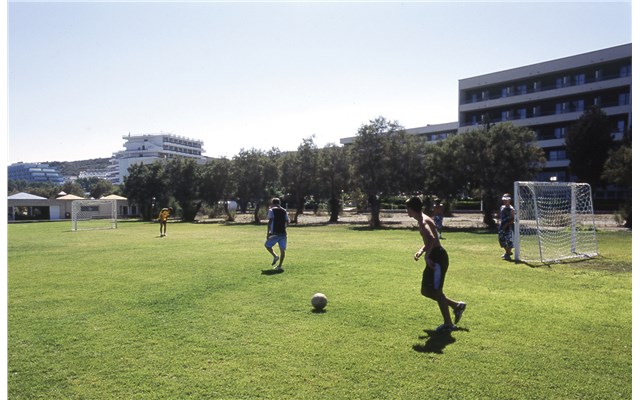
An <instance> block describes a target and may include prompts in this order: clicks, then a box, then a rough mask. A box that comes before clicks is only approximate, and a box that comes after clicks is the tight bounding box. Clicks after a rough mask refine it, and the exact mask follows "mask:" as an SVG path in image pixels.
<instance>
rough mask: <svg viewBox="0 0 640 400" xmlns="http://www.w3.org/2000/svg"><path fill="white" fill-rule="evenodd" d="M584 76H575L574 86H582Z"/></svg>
mask: <svg viewBox="0 0 640 400" xmlns="http://www.w3.org/2000/svg"><path fill="white" fill-rule="evenodd" d="M585 81H586V79H585V75H584V74H578V75H576V76H574V82H575V84H576V85H584V84H585Z"/></svg>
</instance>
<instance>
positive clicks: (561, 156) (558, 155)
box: [549, 150, 567, 161]
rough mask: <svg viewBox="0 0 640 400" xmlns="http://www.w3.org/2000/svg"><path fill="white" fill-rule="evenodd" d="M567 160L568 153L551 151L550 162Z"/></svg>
mask: <svg viewBox="0 0 640 400" xmlns="http://www.w3.org/2000/svg"><path fill="white" fill-rule="evenodd" d="M566 159H567V152H566V151H565V150H551V151H549V161H562V160H566Z"/></svg>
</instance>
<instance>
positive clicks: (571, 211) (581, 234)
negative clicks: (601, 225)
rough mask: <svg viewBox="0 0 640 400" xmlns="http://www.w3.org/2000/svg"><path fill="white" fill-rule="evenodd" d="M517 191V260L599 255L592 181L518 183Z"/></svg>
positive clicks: (515, 200)
mask: <svg viewBox="0 0 640 400" xmlns="http://www.w3.org/2000/svg"><path fill="white" fill-rule="evenodd" d="M513 192H514V208H515V231H514V251H515V258H516V260H519V261H536V262H537V261H540V262H555V261H561V260H564V259H570V258H576V257H594V256H596V255H598V243H597V240H596V226H595V219H594V215H593V202H592V199H591V186H589V184H587V183H571V182H514V185H513Z"/></svg>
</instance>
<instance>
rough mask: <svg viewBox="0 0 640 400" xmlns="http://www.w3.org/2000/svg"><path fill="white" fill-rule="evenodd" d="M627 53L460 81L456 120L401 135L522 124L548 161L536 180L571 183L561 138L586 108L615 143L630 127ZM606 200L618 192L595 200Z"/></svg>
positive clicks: (430, 136) (439, 135)
mask: <svg viewBox="0 0 640 400" xmlns="http://www.w3.org/2000/svg"><path fill="white" fill-rule="evenodd" d="M631 55H632V52H631V44H625V45H621V46H615V47H610V48H606V49H602V50H597V51H593V52H589V53H584V54H578V55H574V56H570V57H565V58H560V59H556V60H551V61H546V62H541V63H538V64H532V65H528V66H524V67H519V68H513V69H509V70H505V71H500V72H493V73H489V74H485V75H479V76H475V77H471V78H466V79H461V80H459V81H458V121H457V122H450V123H445V124H436V125H427V126H424V127H419V128H411V129H407V130H406V131H407V133H410V134H415V135H420V136H423V137H425V139H426V140H428V141H437V140H441V139H444V138H446V137H447V136H449V135H453V134H460V133H464V132H466V131H468V130H470V129H473V128H476V127H478V126H480V125H482V124H485V123H491V124H493V123H499V122H507V121H508V122H511V123H513V124H514V125H516V126H526V127H529V128H531V129H532V130H533V131H534V132H535V133H536V135H537V139H538V145H539V146H540V147H541V148H542V149H543V150H544V152H545V155H546V158H547V163H546V165H545V167H544V169H543V171H542V172H541V173H540V175H539V176H538V180H550V179H552V178H553V179H557V180H558V181H571V180H572V177H571V176H570V174H569V170H568V167H569V159H568V158H567V154H566V151H565V139H564V138H565V134H566V132H567V129H568V128H569V126H571V125H572V124H573V123H575V122H576V120H578V119H579V118H580V116H581V115H582V114H583V113H584V111H585V110H586V109H587V108H588V107H589V106H591V105H596V106H599V107H600V108H601V109H602V110H603V111H604V112H605V113H606V114H607V116H608V117H609V119H610V121H611V122H612V124H613V127H614V135H615V139H616V140H620V139H622V136H623V133H624V131H625V130H626V129H628V128H630V127H631ZM354 139H355V137H349V138H344V139H341V140H340V143H342V144H345V145H347V144H350V143H352V142H353V141H354ZM610 196H611V197H620V193H617V194H616V193H600V196H599V197H601V198H607V197H610Z"/></svg>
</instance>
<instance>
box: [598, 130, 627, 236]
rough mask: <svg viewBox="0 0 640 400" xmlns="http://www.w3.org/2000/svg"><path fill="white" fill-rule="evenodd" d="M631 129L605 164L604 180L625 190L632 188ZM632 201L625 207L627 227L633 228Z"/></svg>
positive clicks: (612, 151)
mask: <svg viewBox="0 0 640 400" xmlns="http://www.w3.org/2000/svg"><path fill="white" fill-rule="evenodd" d="M632 155H633V152H632V150H631V129H628V130H627V131H626V132H625V134H624V138H623V140H622V143H621V145H620V146H619V147H618V148H617V149H615V150H610V151H609V158H608V159H607V161H606V162H605V163H604V167H603V172H602V179H603V180H604V181H605V182H608V183H611V184H613V185H618V186H622V187H625V188H630V187H631V183H632V181H631V171H632ZM631 208H632V207H631V201H630V200H627V201H626V202H625V204H624V206H623V210H622V211H623V213H624V215H623V216H624V219H625V227H627V228H631Z"/></svg>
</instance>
